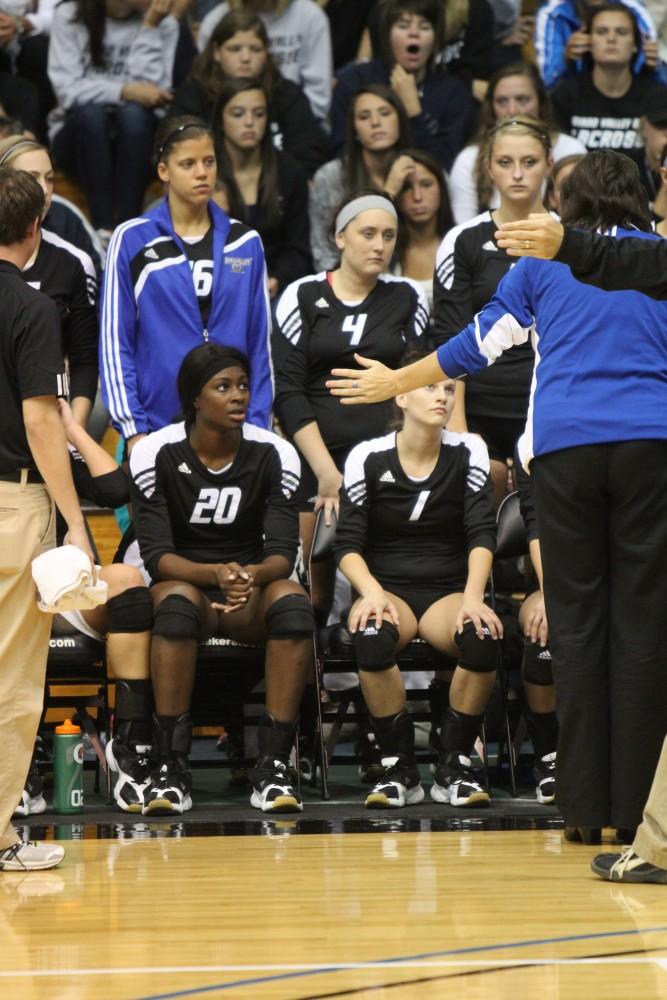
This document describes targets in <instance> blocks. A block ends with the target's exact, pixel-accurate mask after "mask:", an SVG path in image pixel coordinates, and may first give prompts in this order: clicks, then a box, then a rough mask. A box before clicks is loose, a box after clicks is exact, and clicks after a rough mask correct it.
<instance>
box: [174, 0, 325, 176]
mask: <svg viewBox="0 0 667 1000" xmlns="http://www.w3.org/2000/svg"><path fill="white" fill-rule="evenodd" d="M269 44H270V43H269V36H268V35H267V33H266V28H265V27H264V22H263V21H262V19H261V17H260V16H259V15H258V14H255V13H254V11H252V10H246V9H244V8H239V9H237V10H230V11H229V12H228V13H227V14H225V16H224V17H222V18H221V19H220V21H218V23H217V25H216V26H215V28H214V30H213V32H212V34H211V36H210V38H209V40H208V42H207V43H206V47H205V48H204V50H203V52H202V53H201V54H200V55H199V56H198V57H197V59H196V60H195V63H194V65H193V67H192V72H191V74H190V76H189V77H188V78H187V80H184V81H183V83H182V84H181V85H180V87H179V88H178V89H177V91H176V93H175V94H174V100H173V102H172V104H171V107H170V109H169V113H170V114H171V115H196V116H197V117H198V118H203V119H204V121H211V122H212V119H213V109H214V107H215V102H216V100H217V99H218V96H219V92H220V88H221V87H222V85H223V83H224V82H225V81H226V80H227V79H229V77H237V78H244V79H247V78H250V79H253V80H258V81H259V82H260V83H261V84H262V86H263V87H264V89H265V90H266V92H267V94H268V96H269V113H270V120H269V129H270V133H271V139H272V140H273V142H274V144H275V146H276V148H277V149H279V150H281V151H282V152H284V153H289V155H290V156H291V157H293V158H294V159H298V161H299V163H300V164H301V166H302V167H303V168H304V169H305V170H306V171H307V172H308V175H309V176H312V174H314V173H315V171H316V170H317V168H318V167H319V166H321V164H322V163H324V162H325V161H326V160H327V158H328V154H329V137H328V136H327V135H326V134H325V132H324V129H323V128H322V125H321V123H320V122H319V121H318V120H317V118H316V117H315V115H314V114H313V112H312V110H311V107H310V104H309V103H308V99H307V97H306V96H305V94H304V92H303V89H302V88H301V86H300V85H299V84H298V83H295V82H294V81H293V80H288V79H286V77H284V76H283V75H282V74H281V73H280V72H279V71H278V69H277V67H276V64H275V62H274V60H273V56H272V55H271V52H270V51H269Z"/></svg>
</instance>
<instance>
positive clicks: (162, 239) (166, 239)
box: [144, 236, 173, 249]
mask: <svg viewBox="0 0 667 1000" xmlns="http://www.w3.org/2000/svg"><path fill="white" fill-rule="evenodd" d="M172 241H173V237H172V236H156V237H155V239H154V240H149V241H148V243H145V244H144V249H147V248H148V247H154V246H155V244H156V243H171V242H172Z"/></svg>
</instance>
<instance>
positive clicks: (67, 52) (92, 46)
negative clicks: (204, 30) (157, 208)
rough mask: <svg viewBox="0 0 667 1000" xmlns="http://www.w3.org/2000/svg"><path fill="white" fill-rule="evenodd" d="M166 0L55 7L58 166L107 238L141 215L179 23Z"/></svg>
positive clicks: (76, 1) (90, 0) (73, 2)
mask: <svg viewBox="0 0 667 1000" xmlns="http://www.w3.org/2000/svg"><path fill="white" fill-rule="evenodd" d="M171 6H172V2H171V0H151V2H150V4H149V5H148V7H146V5H145V4H144V3H143V2H142V0H104V2H98V0H66V2H65V3H62V4H60V5H59V6H58V7H57V8H56V11H55V14H54V17H53V24H52V28H51V43H50V46H49V76H50V78H51V83H52V84H53V89H54V91H55V93H56V97H57V99H58V104H59V108H58V109H57V111H56V112H54V114H53V116H52V122H51V129H50V132H51V141H52V144H53V153H54V158H55V161H56V163H57V164H58V166H60V167H62V168H63V169H64V170H66V171H67V172H68V173H71V174H73V175H74V176H76V177H78V178H79V180H80V182H81V185H82V187H83V189H84V191H85V194H86V198H87V200H88V207H89V210H90V215H91V218H92V220H93V226H94V227H95V229H96V230H98V232H99V233H100V236H101V238H102V239H103V240H104V242H106V243H108V241H109V238H110V237H111V231H112V230H113V228H114V226H115V225H116V224H117V223H118V222H124V221H125V220H126V219H130V218H132V217H133V216H136V215H139V213H140V212H141V209H142V205H143V197H144V192H145V190H146V185H147V184H148V181H149V180H150V175H151V164H150V159H151V149H152V144H153V135H154V132H155V127H156V123H157V119H156V109H158V108H160V107H163V106H164V105H165V104H167V103H168V102H169V100H170V99H171V92H170V89H169V88H170V86H171V73H172V67H173V61H174V52H175V49H176V42H177V37H178V23H177V21H176V20H175V18H173V17H170V16H169V9H170V7H171Z"/></svg>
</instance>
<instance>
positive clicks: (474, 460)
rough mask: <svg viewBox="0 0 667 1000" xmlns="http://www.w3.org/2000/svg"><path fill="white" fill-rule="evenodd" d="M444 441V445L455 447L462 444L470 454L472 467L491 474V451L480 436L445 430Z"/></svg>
mask: <svg viewBox="0 0 667 1000" xmlns="http://www.w3.org/2000/svg"><path fill="white" fill-rule="evenodd" d="M442 441H443V444H449V445H452V446H453V447H457V445H460V444H463V445H465V447H466V448H467V449H468V452H469V454H470V467H471V468H472V467H473V466H474V467H475V468H476V469H482V471H484V472H486V473H490V471H491V463H490V461H489V450H488V448H487V447H486V445H485V443H484V441H483V440H482V438H481V437H480V436H479V434H468V433H467V432H466V433H465V434H459V433H458V431H448V430H447V428H445V429H444V430H443V432H442Z"/></svg>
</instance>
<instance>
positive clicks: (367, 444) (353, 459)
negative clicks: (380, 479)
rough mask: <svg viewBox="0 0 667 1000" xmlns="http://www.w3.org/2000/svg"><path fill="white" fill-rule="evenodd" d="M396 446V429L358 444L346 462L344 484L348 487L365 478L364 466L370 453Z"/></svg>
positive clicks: (388, 449)
mask: <svg viewBox="0 0 667 1000" xmlns="http://www.w3.org/2000/svg"><path fill="white" fill-rule="evenodd" d="M395 447H396V431H390V432H389V434H383V435H382V437H377V438H371V439H370V440H369V441H360V442H359V444H356V445H355V446H354V448H353V449H352V451H351V452H350V454H349V455H348V456H347V460H346V462H345V475H344V477H343V484H344V486H345V487H346V489H349V488H350V487H351V486H355V485H356V484H357V483H359V482H360V481H361V480H362V479H364V478H365V477H364V466H365V464H366V459H367V458H368V456H369V455H372V454H375V453H376V452H380V451H390V450H391V449H392V448H395Z"/></svg>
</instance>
